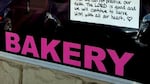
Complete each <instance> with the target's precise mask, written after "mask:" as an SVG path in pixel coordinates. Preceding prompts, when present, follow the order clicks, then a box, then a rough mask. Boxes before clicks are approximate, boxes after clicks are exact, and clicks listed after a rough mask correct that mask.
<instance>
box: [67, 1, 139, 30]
mask: <svg viewBox="0 0 150 84" xmlns="http://www.w3.org/2000/svg"><path fill="white" fill-rule="evenodd" d="M70 5H71V6H70V7H71V8H70V19H71V20H72V21H81V22H89V23H96V24H105V25H112V26H119V27H127V28H134V29H138V28H139V16H140V14H139V13H140V0H71V1H70Z"/></svg>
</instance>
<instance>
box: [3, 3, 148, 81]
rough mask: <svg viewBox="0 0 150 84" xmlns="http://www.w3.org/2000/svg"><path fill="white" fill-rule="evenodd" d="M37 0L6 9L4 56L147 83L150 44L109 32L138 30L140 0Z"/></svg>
mask: <svg viewBox="0 0 150 84" xmlns="http://www.w3.org/2000/svg"><path fill="white" fill-rule="evenodd" d="M2 1H3V0H2ZM8 1H9V0H8ZM10 1H11V0H10ZM37 2H38V1H37V0H22V1H20V0H13V1H11V2H9V4H7V6H5V7H4V9H3V11H2V12H1V11H0V13H1V21H0V30H1V31H0V50H1V52H0V56H3V57H7V58H10V59H14V60H18V61H23V62H28V63H32V64H36V65H41V66H43V67H47V68H51V69H57V70H61V71H65V72H69V73H73V74H77V75H82V76H86V77H90V78H94V79H97V80H104V81H108V82H110V83H115V84H139V83H145V82H147V80H146V79H143V77H142V76H145V73H147V72H146V71H145V69H146V67H144V66H143V65H146V64H147V61H146V59H147V58H146V56H148V55H149V53H148V50H149V46H148V45H145V46H142V47H141V46H139V45H138V44H137V42H135V41H134V40H135V39H132V38H129V37H128V35H127V36H126V35H124V34H122V33H121V34H120V33H119V35H118V34H117V33H118V32H114V31H109V32H107V31H105V29H106V30H107V29H108V27H110V28H111V27H112V26H113V30H117V29H118V28H119V27H120V28H124V29H126V28H131V29H134V30H136V31H137V30H138V29H139V28H140V23H139V22H140V20H139V18H140V14H139V13H140V0H70V1H68V0H64V1H52V0H43V1H41V3H37ZM1 3H2V2H1ZM4 3H5V2H3V4H4ZM1 8H2V7H1ZM89 24H90V25H89ZM106 25H107V27H106ZM103 29H104V30H103ZM114 33H115V34H116V35H115V36H113V35H114ZM136 35H138V33H137V34H136ZM119 36H120V37H119ZM138 38H139V37H138ZM136 40H137V39H136ZM141 57H142V58H141ZM144 57H145V58H144ZM143 74H144V75H143ZM139 75H141V76H139Z"/></svg>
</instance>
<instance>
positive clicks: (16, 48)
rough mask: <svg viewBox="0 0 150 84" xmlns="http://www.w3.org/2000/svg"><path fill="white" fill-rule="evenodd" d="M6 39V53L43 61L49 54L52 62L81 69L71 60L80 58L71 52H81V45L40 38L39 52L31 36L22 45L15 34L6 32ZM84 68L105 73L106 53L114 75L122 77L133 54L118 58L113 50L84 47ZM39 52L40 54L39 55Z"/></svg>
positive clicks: (76, 53)
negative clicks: (61, 56)
mask: <svg viewBox="0 0 150 84" xmlns="http://www.w3.org/2000/svg"><path fill="white" fill-rule="evenodd" d="M5 39H6V44H5V47H6V51H8V52H12V53H16V54H17V53H19V52H21V54H22V55H26V56H27V55H28V53H30V54H32V55H33V57H34V58H40V59H43V60H47V58H48V57H47V55H48V54H49V53H50V54H51V55H50V56H51V58H52V60H53V61H54V62H57V63H63V64H69V65H72V66H77V67H81V63H83V62H81V61H79V60H74V59H71V58H72V57H76V58H80V57H81V55H80V52H79V51H75V50H71V49H77V50H81V49H82V48H81V44H79V43H73V42H67V41H61V40H55V39H53V40H51V41H50V42H48V40H47V38H41V50H40V51H38V49H37V46H36V42H35V40H34V37H33V36H31V35H27V36H26V38H25V41H24V43H23V45H20V44H19V41H20V39H21V38H20V37H19V35H18V34H16V33H12V32H6V33H5ZM61 42H63V44H62V45H60V43H61ZM57 46H63V48H62V51H63V58H62V61H61V58H60V57H59V55H58V53H57V50H55V48H56V47H57ZM83 49H84V64H83V65H84V68H85V69H92V63H93V62H94V63H95V64H96V67H97V69H98V71H100V72H104V73H107V68H106V67H105V64H104V63H103V61H104V60H105V58H106V53H108V54H109V56H110V58H111V59H112V61H113V63H114V64H115V75H118V76H124V68H125V65H126V64H127V63H128V62H129V61H130V60H131V58H132V57H133V56H134V53H128V52H124V53H123V54H122V56H118V54H117V51H116V50H113V49H102V48H100V47H95V46H90V45H84V48H83ZM40 52H41V54H39V53H40ZM92 52H96V53H97V55H96V56H95V55H93V54H92Z"/></svg>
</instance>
